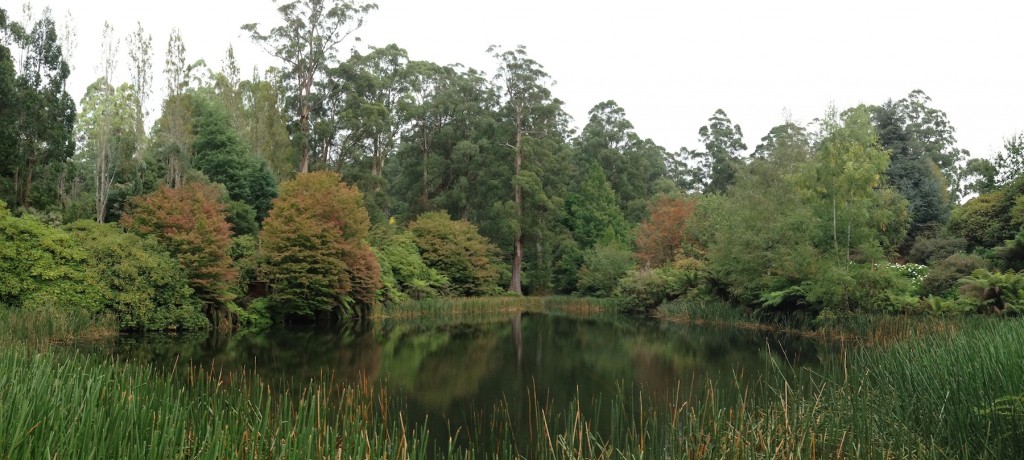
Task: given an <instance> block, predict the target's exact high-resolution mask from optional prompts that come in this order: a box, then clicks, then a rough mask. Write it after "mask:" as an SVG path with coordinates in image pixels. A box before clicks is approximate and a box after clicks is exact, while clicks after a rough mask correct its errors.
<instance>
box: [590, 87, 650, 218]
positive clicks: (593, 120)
mask: <svg viewBox="0 0 1024 460" xmlns="http://www.w3.org/2000/svg"><path fill="white" fill-rule="evenodd" d="M577 145H578V148H579V150H580V159H581V161H582V163H583V164H582V165H580V167H579V168H580V171H587V170H588V169H589V164H591V163H594V164H598V165H600V166H601V168H602V169H603V170H604V175H605V177H607V179H608V183H609V184H611V187H612V189H613V190H614V191H615V198H616V203H617V205H618V206H619V209H621V210H622V213H623V214H624V215H625V216H627V218H628V219H629V220H630V221H632V222H637V221H639V220H640V219H641V216H643V214H644V213H645V209H644V208H645V205H646V203H647V201H648V200H649V199H650V198H651V197H652V196H654V194H655V190H656V187H657V186H658V184H659V181H661V180H663V179H667V177H668V170H667V169H666V157H667V153H666V152H665V149H664V148H662V147H660V146H658V145H657V144H655V143H654V142H653V141H651V140H650V139H641V138H640V136H638V135H637V134H636V133H635V132H634V131H633V124H632V123H630V122H629V120H627V119H626V112H625V110H623V109H622V107H620V106H619V105H618V104H616V103H615V101H605V102H602V103H600V104H597V105H596V106H594V108H592V109H590V121H589V122H588V123H587V125H586V126H584V127H583V131H582V132H581V133H580V136H579V138H578V139H577Z"/></svg>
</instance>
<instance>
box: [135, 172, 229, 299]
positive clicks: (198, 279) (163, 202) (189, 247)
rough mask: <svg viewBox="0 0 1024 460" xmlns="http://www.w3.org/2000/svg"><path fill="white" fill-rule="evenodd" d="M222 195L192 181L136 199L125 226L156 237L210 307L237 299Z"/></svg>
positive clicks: (206, 185) (164, 188) (211, 187)
mask: <svg viewBox="0 0 1024 460" xmlns="http://www.w3.org/2000/svg"><path fill="white" fill-rule="evenodd" d="M221 194H222V193H221V191H220V190H219V189H218V188H217V187H215V186H212V185H208V184H200V183H189V184H186V185H183V186H181V187H178V188H168V187H162V188H160V189H159V190H157V191H155V192H153V193H151V194H149V195H145V196H141V197H136V198H135V199H134V200H132V205H131V207H130V209H129V211H128V212H127V213H126V214H125V215H124V216H122V217H121V226H122V227H124V228H127V229H129V230H131V231H133V232H135V233H138V234H140V235H153V236H154V237H156V239H157V241H159V242H160V244H161V245H162V246H164V247H165V248H167V250H168V251H169V252H170V253H171V255H172V256H174V257H175V258H176V259H178V262H179V263H180V264H181V266H182V267H183V268H184V269H185V273H186V274H187V276H188V279H189V285H190V286H191V287H192V289H194V290H195V292H196V296H197V297H199V298H200V299H201V300H203V301H204V302H207V303H211V304H223V303H225V302H228V301H230V300H232V299H233V298H234V295H233V294H232V287H233V286H234V284H235V280H236V279H237V278H238V271H237V270H236V269H235V268H234V267H233V266H232V264H231V257H230V256H228V249H229V248H230V247H231V228H230V225H229V224H228V222H227V220H226V219H225V208H224V204H223V203H222V202H221V199H220V197H221Z"/></svg>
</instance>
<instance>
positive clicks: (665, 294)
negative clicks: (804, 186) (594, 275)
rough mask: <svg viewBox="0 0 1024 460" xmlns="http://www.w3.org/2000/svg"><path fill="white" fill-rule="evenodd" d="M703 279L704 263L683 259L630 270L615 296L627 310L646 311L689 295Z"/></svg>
mask: <svg viewBox="0 0 1024 460" xmlns="http://www.w3.org/2000/svg"><path fill="white" fill-rule="evenodd" d="M706 282H707V274H706V272H705V267H704V264H703V263H702V262H700V261H697V260H694V259H683V260H681V261H678V262H676V263H675V264H673V265H671V266H667V267H660V268H654V269H646V268H642V269H639V270H631V271H630V272H629V273H627V274H626V276H625V277H624V278H622V279H621V280H620V281H619V285H618V288H617V290H616V292H615V294H616V296H617V297H619V298H620V299H622V304H623V308H625V309H628V310H639V311H643V310H650V309H653V308H657V307H658V306H660V305H661V304H663V303H665V302H670V301H673V300H675V299H679V298H682V297H690V296H692V294H695V293H697V292H699V290H700V289H701V288H702V287H703V286H704V285H705V283H706Z"/></svg>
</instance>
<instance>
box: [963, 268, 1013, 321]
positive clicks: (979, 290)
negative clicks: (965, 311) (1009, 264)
mask: <svg viewBox="0 0 1024 460" xmlns="http://www.w3.org/2000/svg"><path fill="white" fill-rule="evenodd" d="M960 293H961V294H962V296H963V297H964V298H967V299H971V300H973V301H974V306H975V307H976V308H977V310H978V312H979V313H1004V312H1012V313H1020V312H1022V311H1024V274H1022V273H1016V272H1013V271H1007V272H1005V273H1000V272H990V271H988V270H986V269H984V268H979V269H977V270H975V271H974V272H972V273H971V275H970V276H967V277H964V278H961V279H960Z"/></svg>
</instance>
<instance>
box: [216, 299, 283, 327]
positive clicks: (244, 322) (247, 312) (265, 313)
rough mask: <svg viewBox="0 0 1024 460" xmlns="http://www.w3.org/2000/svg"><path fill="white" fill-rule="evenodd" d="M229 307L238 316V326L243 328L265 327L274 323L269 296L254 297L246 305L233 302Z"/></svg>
mask: <svg viewBox="0 0 1024 460" xmlns="http://www.w3.org/2000/svg"><path fill="white" fill-rule="evenodd" d="M227 308H228V309H229V310H231V312H232V313H234V314H235V315H236V316H237V317H238V326H239V327H241V328H242V329H264V328H267V327H270V325H271V324H273V320H272V319H271V318H270V299H269V298H267V297H260V298H258V299H253V300H252V301H251V302H249V305H247V306H245V307H242V306H239V305H237V304H235V303H234V302H231V303H228V304H227Z"/></svg>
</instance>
